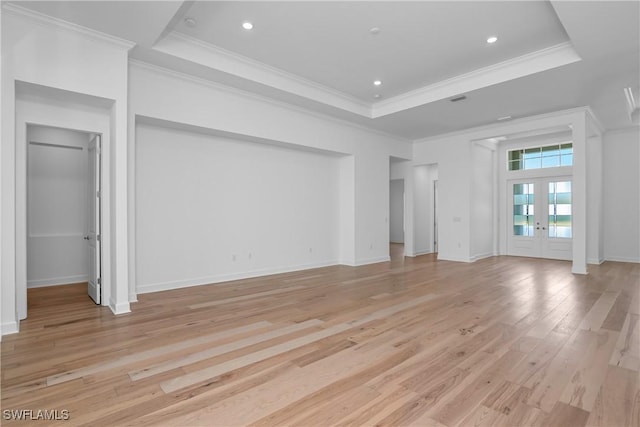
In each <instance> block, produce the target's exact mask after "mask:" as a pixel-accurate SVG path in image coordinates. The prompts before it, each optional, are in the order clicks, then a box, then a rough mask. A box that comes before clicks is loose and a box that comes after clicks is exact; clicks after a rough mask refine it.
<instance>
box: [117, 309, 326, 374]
mask: <svg viewBox="0 0 640 427" xmlns="http://www.w3.org/2000/svg"><path fill="white" fill-rule="evenodd" d="M323 323H324V322H322V321H321V320H317V319H312V320H307V321H305V322H302V323H296V324H293V325H289V326H285V327H283V328H279V329H275V330H272V331H269V332H265V333H263V334H259V335H256V336H250V337H247V338H243V339H240V340H237V341H233V342H230V343H227V344H223V345H220V346H216V347H210V348H208V349H206V350H202V351H198V352H189V353H188V354H187V355H185V356H180V357H178V358H174V359H171V360H168V361H166V362H163V363H158V364H155V365H153V366H149V367H146V368H144V369H139V370H137V371H131V372H129V378H131V380H132V381H138V380H141V379H144V378H147V377H151V376H153V375H157V374H159V373H162V372H167V371H170V370H172V369H176V368H180V367H183V366H186V365H190V364H192V363H196V362H200V361H202V360H205V359H209V358H212V357H215V356H219V355H221V354H224V353H229V352H232V351H234V350H238V349H241V348H243V347H248V346H250V345H253V344H257V343H261V342H265V341H269V340H271V339H273V338H277V337H281V336H284V335H287V334H290V333H292V332H296V331H300V330H304V329H307V328H310V327H312V326H318V325H321V324H323Z"/></svg>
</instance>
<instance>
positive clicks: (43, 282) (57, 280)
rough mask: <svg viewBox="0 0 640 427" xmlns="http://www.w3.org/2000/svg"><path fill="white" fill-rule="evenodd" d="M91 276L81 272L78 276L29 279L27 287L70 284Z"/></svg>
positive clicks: (83, 280)
mask: <svg viewBox="0 0 640 427" xmlns="http://www.w3.org/2000/svg"><path fill="white" fill-rule="evenodd" d="M88 280H89V276H88V275H86V274H81V275H78V276H66V277H53V278H50V279H38V280H28V281H27V288H44V287H47V286H58V285H69V284H71V283H80V282H87V281H88Z"/></svg>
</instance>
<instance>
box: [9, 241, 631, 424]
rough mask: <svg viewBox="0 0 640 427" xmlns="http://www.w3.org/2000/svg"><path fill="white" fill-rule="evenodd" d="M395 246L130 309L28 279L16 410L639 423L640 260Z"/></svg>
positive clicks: (208, 420)
mask: <svg viewBox="0 0 640 427" xmlns="http://www.w3.org/2000/svg"><path fill="white" fill-rule="evenodd" d="M398 250H399V249H398V246H394V247H393V252H394V257H393V261H392V262H391V263H381V264H374V265H370V266H364V267H358V268H351V267H345V266H335V267H328V268H321V269H314V270H307V271H304V272H296V273H289V274H282V275H277V276H270V277H267V278H256V279H250V280H242V281H236V282H230V283H225V284H220V285H214V286H200V287H193V288H188V289H182V290H175V291H167V292H159V293H154V294H146V295H140V296H139V299H140V301H139V302H138V303H135V304H133V306H132V310H133V312H132V313H131V314H127V315H123V316H119V317H114V316H113V315H112V314H111V313H110V311H109V309H107V308H101V307H97V306H94V305H93V304H92V303H91V302H90V301H89V299H88V297H87V296H86V292H85V289H84V287H83V286H82V285H72V286H65V287H54V288H42V289H34V290H30V291H29V318H28V319H27V320H26V321H24V322H23V323H22V326H21V332H20V333H19V334H16V335H12V336H6V337H4V339H3V341H2V409H3V413H2V414H3V416H4V414H5V412H4V411H5V410H13V409H31V410H33V411H37V410H39V409H41V410H42V409H47V410H59V411H61V410H68V411H69V416H70V420H69V421H68V422H62V421H58V422H56V423H53V424H55V425H83V424H86V425H92V426H120V425H136V426H137V425H162V426H171V425H206V426H215V425H220V426H231V425H256V426H267V425H273V426H283V425H295V426H328V425H352V426H364V425H393V426H400V425H419V426H457V425H465V426H466V425H474V426H475V425H483V426H563V427H566V426H585V425H588V426H596V425H597V426H606V427H615V426H638V425H640V392H639V383H640V381H639V377H638V375H639V368H640V341H639V328H640V325H639V320H638V319H639V315H640V302H639V299H638V298H639V288H640V284H639V283H640V265H637V264H625V263H609V262H608V263H605V264H603V265H601V266H591V267H590V273H591V274H590V275H588V276H574V275H572V274H571V273H570V264H569V263H567V262H561V261H549V260H535V259H527V258H512V257H496V258H489V259H485V260H481V261H478V262H476V263H473V264H463V263H453V262H446V261H436V260H435V257H434V256H433V255H425V256H421V257H417V258H415V259H409V258H407V259H406V260H403V259H402V257H398V254H397V251H398ZM34 413H35V412H34ZM2 422H3V423H4V424H3V425H15V424H20V423H17V422H16V423H14V422H9V421H7V420H3V421H2ZM23 424H24V423H23ZM30 425H38V426H40V425H47V422H45V421H39V422H37V424H36V423H35V422H30Z"/></svg>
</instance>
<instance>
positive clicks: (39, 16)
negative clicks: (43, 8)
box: [2, 2, 136, 50]
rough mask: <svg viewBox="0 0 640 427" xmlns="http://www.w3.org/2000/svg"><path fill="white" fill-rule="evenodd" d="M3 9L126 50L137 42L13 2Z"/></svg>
mask: <svg viewBox="0 0 640 427" xmlns="http://www.w3.org/2000/svg"><path fill="white" fill-rule="evenodd" d="M2 9H3V10H4V11H5V12H9V13H10V14H13V15H14V16H22V17H26V18H29V19H31V20H32V21H34V22H36V23H37V24H40V25H44V26H48V27H55V28H62V29H65V30H68V31H72V32H74V33H76V34H81V35H83V36H87V37H90V38H92V39H94V40H98V41H101V42H106V43H107V44H109V45H111V46H115V47H119V48H123V49H126V50H130V49H131V48H133V47H134V46H135V45H136V43H134V42H131V41H129V40H125V39H122V38H120V37H115V36H112V35H110V34H106V33H103V32H100V31H96V30H93V29H91V28H87V27H83V26H82V25H78V24H74V23H72V22H68V21H64V20H62V19H58V18H54V17H52V16H49V15H45V14H44V13H40V12H36V11H35V10H31V9H27V8H25V7H22V6H18V5H16V4H13V3H4V2H3V3H2Z"/></svg>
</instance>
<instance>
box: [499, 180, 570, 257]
mask: <svg viewBox="0 0 640 427" xmlns="http://www.w3.org/2000/svg"><path fill="white" fill-rule="evenodd" d="M507 186H508V191H507V193H508V197H509V199H508V201H507V203H508V206H509V215H508V217H509V221H508V224H507V227H508V230H507V236H508V239H507V240H508V241H507V253H508V254H509V255H515V256H527V257H537V258H552V259H563V260H571V259H572V246H573V240H572V206H571V200H572V197H571V177H556V178H535V179H519V180H511V181H508V182H507Z"/></svg>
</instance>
